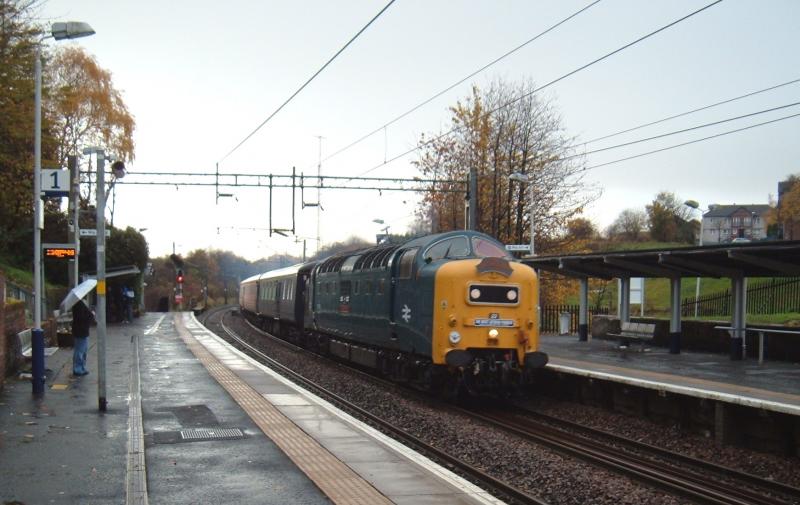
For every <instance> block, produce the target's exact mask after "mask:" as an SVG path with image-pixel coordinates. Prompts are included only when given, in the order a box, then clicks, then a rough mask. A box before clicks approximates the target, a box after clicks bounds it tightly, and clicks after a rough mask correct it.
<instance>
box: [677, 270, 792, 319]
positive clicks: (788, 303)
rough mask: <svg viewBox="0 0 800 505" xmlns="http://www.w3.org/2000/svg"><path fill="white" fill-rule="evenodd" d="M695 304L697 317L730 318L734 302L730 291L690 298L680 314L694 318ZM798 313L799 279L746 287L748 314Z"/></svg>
mask: <svg viewBox="0 0 800 505" xmlns="http://www.w3.org/2000/svg"><path fill="white" fill-rule="evenodd" d="M695 303H696V304H697V314H698V315H699V316H729V315H730V314H731V307H732V305H733V299H732V297H731V291H730V289H726V290H725V291H722V292H720V293H712V294H710V295H704V296H701V297H699V298H695V297H693V296H692V297H690V298H686V299H684V301H683V302H682V303H681V315H683V316H693V315H694V313H695V308H694V307H695ZM786 312H800V277H789V278H783V279H767V280H763V281H758V282H750V283H748V286H747V313H748V314H782V313H786Z"/></svg>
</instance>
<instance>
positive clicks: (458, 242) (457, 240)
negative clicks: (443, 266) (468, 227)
mask: <svg viewBox="0 0 800 505" xmlns="http://www.w3.org/2000/svg"><path fill="white" fill-rule="evenodd" d="M469 253H470V251H469V241H468V240H467V237H451V238H448V239H445V240H442V241H441V242H437V243H435V244H433V245H432V246H430V247H429V248H428V250H427V251H425V261H436V260H440V259H443V258H463V257H465V256H469Z"/></svg>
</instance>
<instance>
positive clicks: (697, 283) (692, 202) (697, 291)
mask: <svg viewBox="0 0 800 505" xmlns="http://www.w3.org/2000/svg"><path fill="white" fill-rule="evenodd" d="M683 204H684V205H686V206H687V207H689V208H691V209H695V210H699V211H700V238H699V239H698V242H697V245H698V246H699V247H703V209H701V208H700V204H699V203H697V201H695V200H686V201H685V202H683ZM699 307H700V277H697V278H696V281H695V285H694V317H695V319H696V318H697V314H698V308H699Z"/></svg>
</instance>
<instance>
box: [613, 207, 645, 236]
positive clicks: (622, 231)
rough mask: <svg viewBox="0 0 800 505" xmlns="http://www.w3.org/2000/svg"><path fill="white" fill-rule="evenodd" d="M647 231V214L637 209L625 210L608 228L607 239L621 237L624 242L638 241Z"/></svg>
mask: <svg viewBox="0 0 800 505" xmlns="http://www.w3.org/2000/svg"><path fill="white" fill-rule="evenodd" d="M646 229H647V214H646V213H645V212H644V211H643V210H639V209H625V210H623V211H622V212H620V213H619V216H617V219H615V220H614V222H613V223H612V224H611V226H610V228H609V238H612V236H611V235H614V236H622V237H624V238H625V239H626V240H631V241H636V240H639V239H640V238H641V236H642V234H643V233H644V231H645V230H646Z"/></svg>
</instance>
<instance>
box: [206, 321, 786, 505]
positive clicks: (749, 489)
mask: <svg viewBox="0 0 800 505" xmlns="http://www.w3.org/2000/svg"><path fill="white" fill-rule="evenodd" d="M212 315H214V317H219V319H220V328H221V329H222V331H223V332H225V333H226V334H227V335H229V336H230V338H231V339H233V340H235V341H237V342H238V344H239V345H241V346H242V347H244V348H246V349H248V350H249V351H248V352H251V353H253V355H254V356H255V357H257V358H258V359H261V360H265V361H267V362H268V363H270V364H271V365H270V366H272V364H273V363H274V368H277V369H279V370H281V373H285V374H286V375H290V376H292V378H293V380H295V381H297V382H300V383H303V384H304V386H305V387H307V388H309V389H311V390H313V391H315V392H316V393H317V394H319V395H321V396H324V397H326V398H327V399H328V400H329V401H331V402H332V403H334V404H337V405H339V406H340V407H341V408H343V409H344V410H347V411H349V412H352V413H354V414H356V415H358V416H360V417H361V418H362V419H366V420H368V422H370V423H371V424H373V425H375V426H377V427H380V428H381V429H382V430H384V431H385V432H388V433H391V434H392V435H393V436H394V437H395V438H397V439H399V440H402V441H403V442H404V443H406V444H408V445H410V446H412V447H415V448H416V449H418V450H419V451H420V452H423V453H426V454H428V455H429V456H431V457H433V458H435V459H437V460H438V461H440V462H443V463H444V464H445V465H446V466H448V467H451V468H455V469H457V471H460V472H461V473H462V474H464V475H468V476H470V477H471V478H472V480H474V481H476V482H479V484H480V485H481V486H483V487H484V488H486V489H488V490H490V491H492V490H493V492H494V493H495V494H499V495H501V496H506V497H511V498H512V499H513V500H514V501H515V502H519V503H544V502H542V501H540V500H538V499H537V498H535V497H532V496H530V495H528V494H525V493H522V492H520V493H522V494H521V495H517V494H515V493H514V491H512V490H513V489H514V488H513V487H511V486H508V485H507V484H505V483H503V482H502V481H498V480H497V479H494V478H493V477H491V476H489V475H487V474H486V473H484V472H482V471H480V470H478V469H476V468H474V467H470V466H467V467H466V468H464V467H463V466H464V465H463V463H461V462H460V461H459V460H458V459H456V458H453V457H452V456H449V455H448V454H446V453H445V452H443V451H440V450H439V449H436V448H435V447H432V446H430V445H428V444H426V443H425V442H423V441H421V440H419V439H418V438H416V437H413V436H411V435H409V434H407V433H406V432H404V431H402V430H398V429H397V428H395V427H393V426H392V425H391V424H389V423H386V422H385V421H383V420H381V419H379V418H377V417H375V416H373V415H372V414H370V413H369V412H367V411H365V410H363V409H361V408H360V407H358V406H356V405H353V404H352V403H350V402H348V401H346V400H345V399H343V398H340V397H339V396H336V395H335V394H333V393H330V392H327V391H326V390H325V389H324V388H322V387H320V386H318V385H316V384H313V383H310V382H309V381H308V380H307V379H305V378H303V377H301V376H299V375H297V374H295V373H294V372H292V371H291V370H288V369H286V368H285V367H283V366H282V365H280V364H279V363H277V362H274V361H273V360H272V359H271V358H269V357H268V356H266V355H265V354H263V353H262V352H261V351H259V350H257V349H255V348H254V347H253V346H251V345H250V344H249V343H247V342H246V341H245V340H244V339H243V338H241V337H240V336H239V335H236V334H235V332H232V331H231V330H230V328H228V327H227V326H226V325H225V324H224V320H223V319H224V311H222V312H219V313H218V315H216V314H215V313H213V312H212V313H209V314H208V316H207V317H206V321H208V320H209V319H210V318H211V316H212ZM248 324H249V323H248ZM251 328H252V329H253V331H256V332H258V333H259V334H260V335H262V336H265V337H267V338H271V339H273V341H274V342H276V343H278V344H280V345H281V346H284V347H287V348H289V349H291V350H293V351H296V352H302V353H308V354H310V355H311V356H314V359H323V358H320V357H319V356H317V355H315V354H312V353H309V352H308V351H307V350H305V349H303V348H300V347H297V346H294V345H293V344H291V343H289V342H286V341H284V340H282V339H278V338H277V337H273V336H271V335H269V334H267V333H265V332H263V331H261V330H259V329H257V328H255V327H252V326H251ZM326 361H327V360H326ZM338 366H341V367H345V366H344V365H338ZM345 368H347V370H348V371H349V372H351V373H358V374H361V375H363V376H364V377H365V378H367V379H368V380H370V381H373V382H376V383H380V384H381V385H384V386H388V387H392V388H397V387H398V386H397V385H396V384H394V383H389V382H387V381H383V380H381V379H379V378H377V377H375V376H373V375H369V374H364V373H363V372H360V371H358V370H355V369H353V368H351V367H345ZM421 401H423V402H425V403H427V404H430V398H426V397H423V398H421ZM437 408H438V409H442V410H443V409H448V410H452V411H454V412H456V413H458V414H460V415H462V416H467V417H469V418H472V419H476V420H479V421H481V422H482V423H485V424H487V425H489V426H491V427H493V429H496V430H502V431H504V432H506V433H511V434H513V435H515V436H517V437H520V438H522V439H524V440H527V441H529V442H533V443H536V444H538V445H542V446H546V447H549V448H551V449H553V450H556V451H557V452H559V453H562V454H567V455H569V456H570V457H576V458H579V459H582V460H584V461H586V462H589V463H591V464H593V465H597V466H601V467H603V468H606V469H609V470H611V471H613V472H614V473H617V474H620V475H624V476H626V477H628V478H631V479H634V480H637V481H639V482H643V483H646V484H647V485H649V486H653V487H656V488H659V489H662V490H664V491H666V492H667V493H669V494H673V495H677V496H682V497H685V498H688V499H690V500H692V501H693V502H697V503H711V504H737V505H739V504H757V505H785V504H788V503H800V490H799V489H797V488H793V487H791V486H787V485H784V484H782V483H779V482H775V481H770V480H766V479H763V478H760V477H757V476H754V475H750V474H747V473H744V472H740V471H737V470H733V469H730V468H726V467H722V466H719V465H715V464H713V463H709V462H707V461H703V460H697V459H695V458H691V457H688V456H685V455H682V454H678V453H674V452H671V451H667V450H665V449H661V448H658V447H655V446H650V445H648V444H643V443H640V442H636V441H633V440H630V439H626V438H624V437H620V436H617V435H614V434H611V433H608V432H605V431H601V430H596V429H592V428H588V427H585V426H582V425H579V424H577V423H572V422H569V421H565V420H563V419H558V418H553V417H550V416H546V415H543V414H540V413H537V412H533V411H531V410H529V409H526V408H524V407H521V406H519V405H513V406H511V409H513V410H512V412H509V406H505V407H504V409H503V410H502V411H500V410H499V409H495V410H480V411H476V410H466V409H463V408H457V407H451V406H444V405H437ZM554 426H558V428H556V427H554ZM576 433H578V434H576ZM623 448H624V449H623ZM487 478H488V479H490V480H489V481H487V480H486V479H487ZM486 482H489V483H488V484H486ZM508 488H510V489H508Z"/></svg>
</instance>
